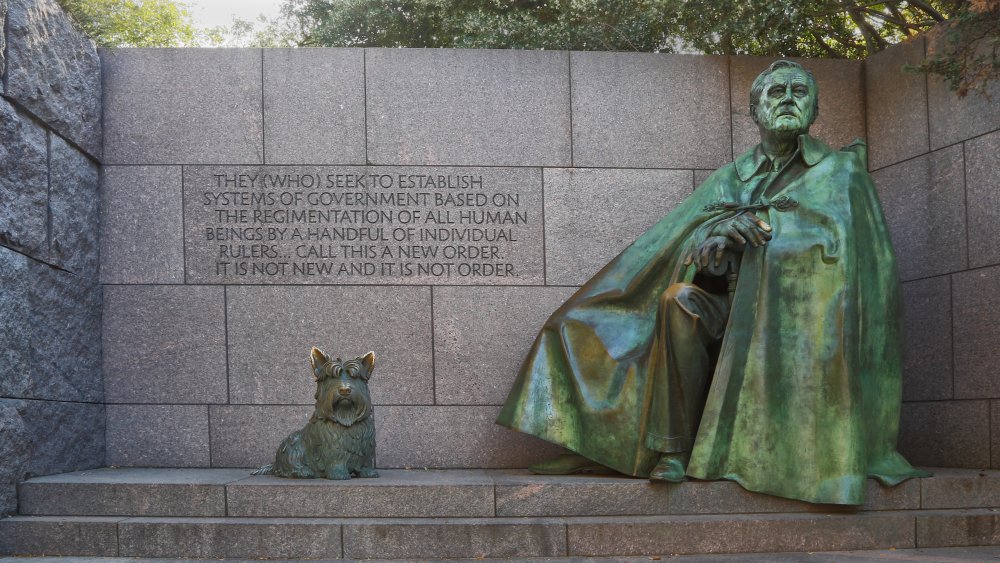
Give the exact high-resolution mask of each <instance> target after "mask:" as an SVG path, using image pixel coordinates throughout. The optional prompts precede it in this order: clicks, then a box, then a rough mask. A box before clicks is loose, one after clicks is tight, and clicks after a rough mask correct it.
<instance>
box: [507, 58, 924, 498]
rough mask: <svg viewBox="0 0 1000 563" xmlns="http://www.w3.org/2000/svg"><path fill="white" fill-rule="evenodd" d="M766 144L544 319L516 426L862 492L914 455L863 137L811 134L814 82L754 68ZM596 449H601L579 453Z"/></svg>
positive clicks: (886, 260)
mask: <svg viewBox="0 0 1000 563" xmlns="http://www.w3.org/2000/svg"><path fill="white" fill-rule="evenodd" d="M750 108H751V115H752V116H753V118H754V121H755V122H756V123H757V125H758V128H759V130H760V134H761V143H760V144H759V145H757V146H756V147H754V148H753V149H752V150H750V151H748V152H746V153H744V154H742V155H740V156H739V157H738V158H737V159H736V161H735V162H733V163H732V164H729V165H727V166H725V167H723V168H721V169H720V170H718V171H716V172H715V173H714V174H712V175H711V176H710V177H709V178H708V179H707V180H706V181H705V182H704V183H703V184H702V185H701V186H700V187H699V188H698V189H697V190H696V191H695V193H694V194H693V195H691V196H690V197H688V199H687V200H685V201H684V202H683V203H681V204H680V205H679V206H678V207H677V208H676V209H675V210H674V211H673V212H671V213H670V214H669V215H667V216H666V217H664V218H663V219H662V220H661V221H660V222H659V223H658V224H657V225H655V226H654V227H653V228H651V229H650V230H649V231H647V232H646V233H645V234H643V235H642V236H641V237H639V239H638V240H636V241H635V243H633V244H632V245H631V246H630V247H628V248H627V249H626V250H625V251H624V252H622V253H621V254H620V255H619V256H618V257H617V258H615V259H614V260H612V261H611V262H610V263H609V264H608V265H607V266H605V267H604V269H603V270H601V271H600V272H599V273H598V274H597V275H596V276H594V278H592V279H591V280H590V281H589V282H588V283H587V284H586V285H585V286H584V287H583V288H581V289H580V290H579V291H578V292H577V293H576V294H575V295H574V296H573V297H571V298H570V299H569V300H568V301H567V302H566V303H565V304H564V305H563V306H562V307H561V308H560V309H559V310H557V311H556V312H555V313H554V314H553V315H552V317H551V318H550V319H549V320H548V321H547V322H546V324H545V325H544V327H543V328H542V330H541V332H540V334H539V335H538V338H537V339H536V341H535V344H534V346H533V348H532V350H531V352H530V353H529V355H528V358H527V360H526V361H525V363H524V365H523V367H522V368H521V371H520V374H519V376H518V378H517V380H516V382H515V383H514V386H513V389H512V390H511V393H510V396H509V397H508V399H507V402H506V404H505V405H504V407H503V410H502V411H501V413H500V416H499V419H498V423H499V424H502V425H504V426H507V427H509V428H513V429H515V430H519V431H522V432H526V433H529V434H532V435H535V436H538V437H540V438H543V439H545V440H548V441H551V442H554V443H556V444H559V445H562V446H564V447H566V448H568V449H569V450H571V451H572V452H575V453H576V454H579V455H576V456H565V457H562V458H560V459H558V460H555V461H552V462H548V463H545V464H540V465H539V466H537V467H536V470H538V471H539V472H547V473H558V472H571V471H575V470H580V469H593V467H594V465H595V463H594V462H596V463H597V464H600V465H603V466H607V467H610V468H612V469H615V470H617V471H619V472H622V473H626V474H628V475H634V476H643V477H645V476H650V477H652V478H654V479H660V480H667V481H679V480H683V479H684V478H685V476H690V477H696V478H699V479H731V480H734V481H736V482H738V483H740V484H741V485H743V486H744V487H745V488H747V489H749V490H752V491H759V492H763V493H768V494H773V495H777V496H782V497H788V498H794V499H801V500H805V501H809V502H815V503H837V504H861V503H862V502H863V501H864V498H865V481H866V477H868V476H872V477H875V478H877V479H879V480H880V481H881V482H882V483H884V484H888V485H894V484H897V483H900V482H901V481H903V480H905V479H907V478H910V477H915V476H920V475H926V472H922V471H919V470H916V469H914V468H913V467H911V466H910V464H909V463H908V462H907V461H906V460H905V459H903V457H902V456H901V455H900V454H899V453H898V452H897V451H896V437H897V433H898V425H899V409H900V400H901V383H900V379H901V366H900V332H901V323H900V286H899V280H898V276H897V272H896V262H895V258H894V256H893V252H892V247H891V244H890V241H889V235H888V232H887V230H886V226H885V220H884V217H883V214H882V210H881V207H880V205H879V202H878V197H877V195H876V192H875V188H874V186H873V185H872V180H871V177H870V176H869V175H868V172H867V169H866V165H865V163H866V154H865V150H866V149H865V146H864V144H863V143H862V142H860V141H857V142H855V143H854V144H852V145H850V146H848V147H846V148H845V149H843V150H839V151H837V150H833V149H831V148H830V147H828V146H827V145H825V144H824V143H823V142H821V141H819V140H817V139H815V138H813V137H810V136H809V135H808V131H809V126H810V125H811V124H812V122H813V121H814V120H815V118H816V115H817V114H818V111H819V103H818V91H817V88H816V83H815V80H814V79H813V78H812V76H811V74H809V73H808V72H807V71H805V70H804V69H803V68H802V67H801V66H800V65H798V64H797V63H793V62H790V61H777V62H775V63H773V64H772V65H771V66H770V67H769V68H768V69H767V70H765V71H764V72H763V73H761V75H760V76H758V77H757V79H756V80H755V81H754V84H753V87H752V89H751V93H750ZM580 456H582V457H580Z"/></svg>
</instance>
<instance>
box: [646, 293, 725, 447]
mask: <svg viewBox="0 0 1000 563" xmlns="http://www.w3.org/2000/svg"><path fill="white" fill-rule="evenodd" d="M728 319H729V300H728V298H727V297H726V296H724V295H715V294H712V293H708V292H707V291H705V290H703V289H701V288H700V287H698V286H696V285H691V284H684V283H678V284H674V285H672V286H670V287H669V288H667V290H666V291H665V292H664V293H663V294H662V295H661V296H660V304H659V310H658V311H657V320H656V322H657V327H656V335H655V340H654V342H653V352H652V353H653V356H652V357H651V363H650V376H651V378H652V380H651V382H650V383H651V385H652V395H651V399H650V403H649V416H648V418H647V424H646V447H648V448H649V449H651V450H654V451H659V452H664V453H680V452H690V451H691V446H692V444H693V443H694V438H695V434H696V433H697V431H698V423H699V421H700V419H701V413H702V409H703V408H704V406H705V397H706V395H707V393H708V387H709V383H710V382H711V379H712V371H713V370H714V368H715V366H714V359H713V358H712V354H711V350H710V348H711V346H712V344H714V343H715V342H717V341H719V340H720V339H721V338H722V336H723V334H724V333H725V329H726V323H727V321H728Z"/></svg>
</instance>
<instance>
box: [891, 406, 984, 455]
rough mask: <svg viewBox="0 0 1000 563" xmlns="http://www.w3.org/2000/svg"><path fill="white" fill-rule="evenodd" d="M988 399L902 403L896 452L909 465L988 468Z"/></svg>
mask: <svg viewBox="0 0 1000 563" xmlns="http://www.w3.org/2000/svg"><path fill="white" fill-rule="evenodd" d="M989 408H990V406H989V401H933V402H926V403H903V412H902V414H901V416H900V420H899V452H900V453H901V454H903V456H904V457H906V459H907V460H908V461H909V462H910V463H912V464H913V465H921V466H936V467H989V464H990V444H989V441H988V440H984V439H983V436H988V435H989V428H990V422H989V417H990V413H989Z"/></svg>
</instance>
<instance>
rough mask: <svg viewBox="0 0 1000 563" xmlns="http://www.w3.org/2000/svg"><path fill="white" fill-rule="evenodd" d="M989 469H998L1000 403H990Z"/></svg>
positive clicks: (999, 466) (999, 455)
mask: <svg viewBox="0 0 1000 563" xmlns="http://www.w3.org/2000/svg"><path fill="white" fill-rule="evenodd" d="M990 467H992V468H993V469H1000V401H990Z"/></svg>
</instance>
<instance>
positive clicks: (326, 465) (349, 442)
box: [253, 347, 378, 479]
mask: <svg viewBox="0 0 1000 563" xmlns="http://www.w3.org/2000/svg"><path fill="white" fill-rule="evenodd" d="M310 360H311V361H312V367H313V375H314V377H315V380H316V410H314V411H313V414H312V416H311V417H310V418H309V422H308V423H307V424H306V426H305V428H303V429H302V430H298V431H296V432H293V433H292V434H291V435H290V436H288V437H287V438H285V440H284V441H283V442H282V443H281V446H279V447H278V453H277V454H276V455H275V458H274V463H269V464H267V465H265V466H263V467H261V468H260V469H258V470H256V471H254V472H253V474H254V475H277V476H279V477H293V478H297V479H315V478H326V479H350V478H351V476H355V477H378V472H377V471H375V422H374V420H373V419H372V410H373V409H372V400H371V396H370V395H369V393H368V379H369V378H370V377H371V376H372V371H373V370H374V368H375V353H374V352H368V354H366V355H364V356H362V357H359V358H354V359H351V360H347V361H344V362H342V361H341V360H340V358H337V359H336V360H331V359H330V357H329V356H327V355H326V354H324V353H323V352H322V351H321V350H320V349H318V348H315V347H314V348H313V349H312V353H311V354H310Z"/></svg>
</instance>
